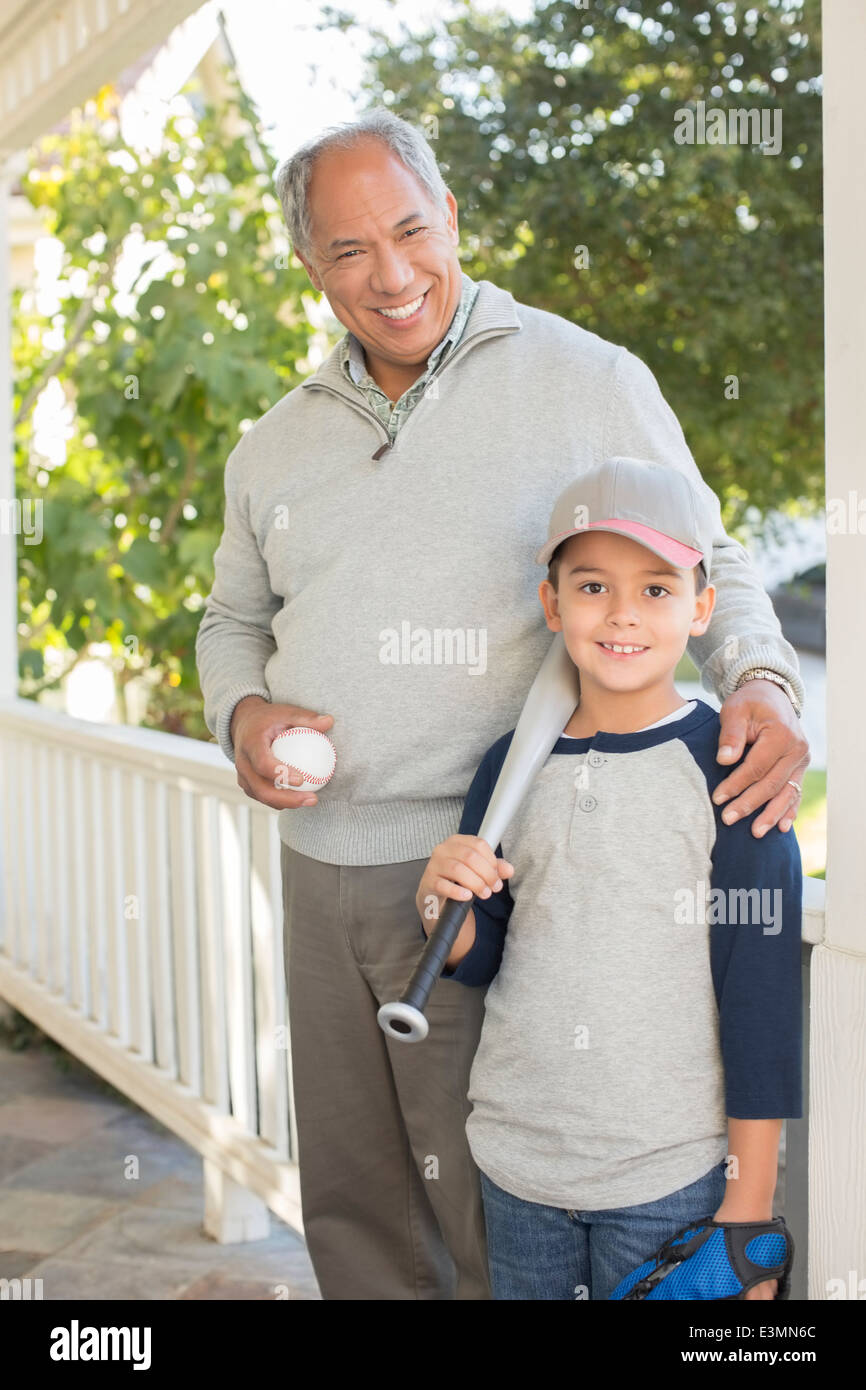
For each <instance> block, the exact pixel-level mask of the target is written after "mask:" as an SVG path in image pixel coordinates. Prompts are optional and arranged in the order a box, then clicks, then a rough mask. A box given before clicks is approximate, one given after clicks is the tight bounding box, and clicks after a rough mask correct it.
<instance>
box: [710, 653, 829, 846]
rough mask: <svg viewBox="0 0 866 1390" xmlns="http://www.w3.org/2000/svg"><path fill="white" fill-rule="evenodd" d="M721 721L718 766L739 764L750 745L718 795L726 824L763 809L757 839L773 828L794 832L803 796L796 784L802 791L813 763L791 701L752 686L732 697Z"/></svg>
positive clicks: (766, 684) (767, 685) (770, 688)
mask: <svg viewBox="0 0 866 1390" xmlns="http://www.w3.org/2000/svg"><path fill="white" fill-rule="evenodd" d="M719 718H720V720H721V728H720V730H719V751H718V754H717V760H718V762H720V763H736V762H738V761H739V759H740V758H742V756H743V752H744V750H745V749H746V747H747V746H748V745H751V746H749V751H748V754H747V756H746V757H745V759H744V760H743V762H742V763H741V765H740V766H739V767H738V768H736V770H735V771H734V772H732V773H731V775H730V777H726V778H725V780H724V781H723V782H720V783H719V785H718V786H717V787H716V790H715V791H714V792H713V801H714V802H715V803H716V804H717V805H719V804H723V803H725V802H727V803H729V804H727V805H725V809H724V811H723V812H722V819H723V820H724V821H725V822H727V823H728V824H730V823H731V822H732V821H734V820H737V819H739V818H741V817H743V816H748V815H751V813H752V811H756V810H759V809H760V808H761V807H763V811H762V812H761V814H760V815H759V816H756V818H755V821H754V824H753V825H752V834H753V835H754V836H755V837H756V839H760V837H761V836H762V835H764V834H765V833H766V832H767V831H768V830H770V829H771V828H772V827H773V826H774V825H778V826H779V829H780V830H782V831H786V830H790V828H791V826H792V825H793V823H794V818H795V816H796V814H797V811H798V810H799V808H800V798H801V795H802V793H801V792H800V791H798V790H797V787H795V786H794V785H793V783H794V782H796V783H797V784H798V786H799V787H802V785H803V774H804V772H805V771H806V768H807V767H808V766H809V761H810V753H809V744H808V742H807V740H806V736H805V734H804V733H803V729H802V726H801V724H800V720H799V719H798V717H797V715H796V713H795V712H794V708H793V706H792V704H791V701H790V700H789V699H788V697H787V695H786V694H785V692H784V691H783V690H782V689H781V688H780V686H778V685H775V684H774V683H773V682H772V681H765V680H750V681H746V682H745V683H744V684H743V685H741V686H740V688H739V690H735V691H734V692H733V694H732V695H729V696H728V698H727V699H726V700H725V702H724V704H723V705H722V708H721V710H720V711H719ZM732 813H733V814H732Z"/></svg>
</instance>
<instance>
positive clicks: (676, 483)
mask: <svg viewBox="0 0 866 1390" xmlns="http://www.w3.org/2000/svg"><path fill="white" fill-rule="evenodd" d="M587 530H594V531H613V532H616V533H618V534H619V535H623V536H630V537H631V538H632V539H633V540H636V541H639V542H640V544H641V545H645V546H646V547H647V549H648V550H651V551H652V552H653V554H654V555H660V556H661V558H662V559H663V560H667V561H669V562H670V563H671V564H672V565H675V566H676V567H677V568H678V569H694V567H695V565H697V564H700V563H701V562H702V563H703V566H704V574H705V576H706V579H707V580H708V581H709V578H710V562H711V560H712V555H713V535H714V531H715V515H714V508H712V507H711V505H710V503H709V501H708V500H707V499H706V498H705V497H703V496H702V495H701V494H700V493H699V492H698V490H697V489H696V488H695V487H694V485H693V484H692V483H691V482H690V481H689V479H688V478H687V477H686V476H685V474H684V473H680V472H679V471H678V470H677V469H676V468H671V467H668V466H662V465H661V464H658V463H652V462H650V461H648V460H646V459H636V458H627V457H625V456H623V455H617V456H615V457H613V458H608V459H605V460H604V462H603V463H600V464H598V465H597V466H596V467H595V468H591V469H589V470H588V471H587V472H586V473H584V474H582V475H581V477H580V478H577V479H576V480H575V481H574V482H573V483H570V484H569V486H568V487H567V488H566V489H565V491H564V492H561V493H560V495H559V497H558V498H557V499H556V502H555V503H554V507H553V511H552V513H551V517H550V525H549V527H548V533H547V542H546V543H545V544H544V545H543V546H542V547H541V549H540V550H539V551H538V553H537V555H536V557H535V559H536V562H537V563H538V564H539V565H546V564H548V563H549V562H550V557H551V555H552V554H553V552H554V550H555V549H556V547H557V546H558V545H559V544H560V543H561V542H562V541H564V540H567V539H568V538H569V536H577V535H580V533H581V532H583V531H587Z"/></svg>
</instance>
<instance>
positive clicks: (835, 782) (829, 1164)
mask: <svg viewBox="0 0 866 1390" xmlns="http://www.w3.org/2000/svg"><path fill="white" fill-rule="evenodd" d="M864 55H866V5H864V4H863V0H824V5H823V56H824V233H825V243H824V264H825V276H826V290H825V328H826V356H825V365H826V387H827V417H826V447H827V503H828V508H830V509H831V510H830V512H829V513H828V518H832V515H833V512H832V508H833V506H834V503H835V504H836V505H838V504H839V501H840V500H841V501H843V502H844V504H845V507H846V510H847V511H848V514H849V516H850V517H852V518H853V517H857V516H858V513H857V510H856V509H857V505H858V504H859V505H860V506H861V507H863V508H864V511H866V501H864V499H866V471H864V457H866V448H864V441H866V303H864V295H863V291H862V284H863V229H864V227H866V180H864V177H863V171H864V169H866V126H864V122H863V104H862V99H861V96H860V89H861V80H862V68H863V59H864ZM828 532H829V534H828V538H827V610H828V611H827V675H828V680H827V719H828V739H827V792H828V798H827V799H828V855H827V899H826V927H825V939H824V941H823V942H822V943H821V944H820V945H819V946H816V947H815V948H814V950H813V953H812V1028H811V1067H810V1070H811V1102H810V1125H809V1157H810V1163H809V1170H810V1171H809V1245H810V1261H809V1298H810V1299H826V1298H833V1297H836V1298H839V1297H843V1298H845V1297H847V1298H851V1297H854V1298H857V1297H859V1298H861V1299H862V1298H866V1162H864V1139H866V913H864V905H863V903H864V895H863V844H864V826H866V814H864V796H863V788H864V783H866V722H864V719H863V709H864V700H866V606H864V602H863V595H864V587H866V515H863V516H860V517H859V526H858V524H857V521H854V522H853V524H852V522H851V521H850V520H849V522H848V524H847V527H846V529H845V532H844V533H843V534H833V533H832V532H833V525H832V521H831V523H830V525H828Z"/></svg>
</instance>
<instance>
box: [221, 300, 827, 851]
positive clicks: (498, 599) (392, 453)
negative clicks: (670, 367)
mask: <svg viewBox="0 0 866 1390" xmlns="http://www.w3.org/2000/svg"><path fill="white" fill-rule="evenodd" d="M340 360H341V347H340V344H337V346H336V347H335V348H334V349H333V350H332V352H331V353H330V354H329V356H328V357H327V358H326V359H325V361H324V362H323V363H322V365H321V366H320V367H319V369H318V370H317V371H316V372H315V373H313V374H312V375H311V376H309V377H308V378H307V379H306V380H305V381H303V382H302V383H301V384H300V386H297V387H295V388H294V389H293V390H292V391H289V392H288V393H287V394H286V395H285V396H284V397H283V398H282V400H280V401H278V402H277V404H276V405H275V406H273V407H272V408H271V409H270V410H268V411H267V412H266V413H265V414H264V415H263V416H262V417H261V418H260V419H259V420H258V421H257V422H256V423H255V425H253V426H252V428H251V429H249V430H247V432H246V433H245V434H244V435H243V436H242V437H241V438H240V440H239V441H238V443H237V444H236V445H235V447H234V449H233V450H232V452H231V454H230V455H229V458H228V460H227V462H226V469H225V525H224V530H223V534H222V538H221V540H220V544H219V546H218V548H217V551H216V554H215V556H214V584H213V589H212V591H211V593H210V595H209V596H208V598H207V600H206V610H205V613H204V615H203V617H202V621H201V624H200V626H199V631H198V635H197V639H196V658H197V662H198V670H199V676H200V680H201V687H202V692H203V695H204V715H205V721H206V723H207V726H208V728H209V729H210V730H211V731H212V733H213V734H214V735H215V737H216V738H217V739H218V741H219V743H220V746H221V747H222V748H223V750H224V752H225V754H226V756H227V757H228V758H230V759H232V760H233V759H234V749H233V747H232V743H231V738H230V735H229V726H230V723H231V716H232V712H233V710H234V707H235V705H236V704H237V703H238V701H239V700H241V699H243V698H244V696H245V695H250V694H258V695H261V696H263V697H264V698H266V699H270V700H272V701H273V702H274V703H289V704H297V705H302V706H304V707H306V708H309V709H313V710H316V711H317V712H319V713H322V714H331V715H333V718H334V724H333V727H332V728H331V730H330V731H329V736H330V738H331V739H332V741H333V743H334V744H335V746H336V749H337V768H336V771H335V773H334V776H333V777H332V778H331V781H330V782H329V783H328V784H327V786H325V787H323V788H322V789H321V790H320V791H319V793H318V803H317V805H315V806H310V807H301V808H298V809H297V810H283V811H280V812H279V813H278V814H279V832H280V836H281V838H282V839H283V840H284V841H285V842H286V843H287V844H288V845H290V846H291V847H292V848H293V849H295V850H297V851H299V852H300V853H302V854H307V855H309V856H311V857H312V858H314V859H319V860H323V861H324V862H326V863H331V864H387V863H400V862H405V861H406V860H410V859H424V858H427V857H428V856H429V854H430V852H431V851H432V849H433V847H434V846H435V845H436V844H438V843H439V842H440V841H441V840H443V839H446V838H447V837H448V836H449V835H452V834H454V833H455V832H456V830H457V827H458V825H459V822H460V814H461V809H462V805H463V799H464V797H465V795H466V791H467V788H468V787H469V783H470V782H471V780H472V776H473V774H474V772H475V769H476V768H477V766H478V763H479V760H480V758H481V756H482V754H483V752H484V750H485V749H486V748H487V746H488V744H489V742H490V731H491V729H492V730H496V729H508V728H511V727H513V726H514V725H515V724H516V722H517V719H518V717H519V714H520V709H521V706H522V704H523V701H524V699H525V697H526V693H527V691H528V689H529V687H530V685H531V683H532V681H533V679H534V677H535V675H536V672H537V671H538V667H539V665H540V663H541V661H542V659H543V657H544V655H545V653H546V651H547V649H548V646H549V644H550V641H551V633H550V631H549V629H548V628H547V626H546V624H545V621H544V614H543V609H542V607H541V603H540V600H539V598H538V592H537V591H538V585H539V583H540V581H541V580H542V579H543V578H544V577H545V575H546V569H542V567H541V566H539V565H536V563H535V561H534V558H533V557H534V554H535V552H536V550H537V549H538V547H539V546H540V545H541V544H542V543H543V541H544V539H545V537H546V535H547V526H548V521H549V517H550V512H551V509H552V507H553V503H554V501H555V499H556V497H557V496H558V495H559V493H560V492H561V491H562V490H563V489H564V488H565V487H566V486H567V485H568V484H569V483H571V482H572V481H573V480H574V479H575V478H576V477H578V476H579V475H580V474H581V473H582V472H584V471H585V470H586V469H588V468H590V467H593V466H594V465H595V464H597V463H599V462H600V461H601V459H603V458H606V457H608V456H610V455H613V454H625V455H629V456H632V457H637V458H645V459H650V460H654V461H656V462H658V463H661V464H664V465H666V466H668V467H671V468H679V469H681V470H682V471H684V472H685V473H686V474H687V475H688V476H689V477H690V478H691V479H692V481H693V482H694V483H695V484H696V485H697V486H699V487H706V484H704V482H703V480H702V479H701V477H700V474H699V473H698V470H697V467H696V465H695V462H694V460H693V458H692V456H691V453H690V451H689V449H688V446H687V444H686V441H685V438H684V436H683V433H682V430H681V429H680V426H679V424H678V422H677V419H676V417H675V415H674V413H673V411H672V410H671V409H670V406H669V405H668V404H667V402H666V401H665V399H664V397H663V396H662V394H661V392H660V390H659V387H658V384H657V382H656V380H655V377H654V376H653V374H652V372H651V371H650V370H649V368H648V367H646V366H645V365H644V363H643V362H641V361H640V359H639V358H637V357H635V356H634V354H633V353H631V352H629V351H628V349H627V348H625V347H620V346H618V345H616V344H614V343H609V342H606V341H605V340H604V339H603V338H600V337H598V336H597V335H596V334H594V333H589V332H587V331H586V330H585V329H582V328H580V327H578V326H577V325H576V324H573V323H570V322H568V321H567V320H566V319H563V318H560V317H559V316H558V315H555V314H550V313H547V312H546V311H545V310H541V309H535V308H532V307H531V306H530V305H526V304H521V303H518V302H517V301H515V300H514V298H513V297H512V295H510V294H509V293H508V292H507V291H505V290H501V289H499V288H498V287H497V286H496V285H494V284H492V283H491V282H490V281H488V280H481V281H479V282H478V295H477V297H476V300H475V303H474V305H473V307H472V310H471V312H470V314H469V318H468V320H467V322H466V325H465V328H464V331H463V333H462V336H461V337H460V339H459V342H457V343H456V345H455V346H454V347H453V348H452V349H451V350H450V351H449V352H448V353H447V354H445V355H444V356H443V358H442V359H440V361H439V363H438V365H437V366H436V367H435V369H434V370H433V371H432V372H431V373H430V377H429V381H428V386H427V389H426V390H425V391H424V393H423V395H422V396H421V398H420V399H419V400H418V401H417V403H416V404H415V405H414V407H413V409H412V411H411V413H410V414H409V415H408V417H407V418H406V419H405V420H404V421H403V423H402V424H401V427H400V429H399V430H398V431H397V433H396V434H395V435H394V437H393V439H392V438H391V436H390V434H389V431H388V430H387V429H386V427H385V425H384V424H383V423H382V421H381V420H380V419H379V418H378V416H377V414H376V413H375V412H374V411H373V410H372V409H371V408H370V406H369V404H368V403H367V401H366V399H365V397H364V394H363V392H362V391H361V390H360V389H359V388H358V386H357V385H355V384H353V383H352V382H351V381H350V380H348V379H347V377H346V374H345V372H344V371H343V370H342V368H341V365H340ZM707 491H709V489H707ZM710 496H711V498H712V504H713V507H714V509H715V512H716V516H717V518H718V520H717V525H716V540H715V544H714V547H713V565H712V568H713V575H712V579H713V583H714V584H715V585H716V589H717V598H716V607H715V611H714V614H713V618H712V621H711V623H710V626H709V628H708V630H707V632H706V633H705V634H704V635H703V636H702V637H693V638H692V639H691V640H690V642H689V647H688V650H689V652H690V654H691V656H692V658H693V659H694V661H695V663H696V664H697V666H698V668H699V669H700V672H701V679H702V682H703V684H704V686H705V688H706V689H708V690H713V691H714V692H715V693H716V695H717V697H718V698H719V699H720V700H724V699H725V697H726V696H727V695H728V694H730V692H731V691H732V690H733V689H734V686H735V684H736V680H737V677H738V676H739V675H740V674H741V673H742V672H744V671H746V670H748V669H749V668H750V667H753V666H766V667H769V668H771V669H772V670H774V671H778V672H779V673H780V674H781V675H783V676H786V677H787V679H788V680H789V681H790V682H791V684H792V686H793V687H794V689H795V690H796V692H797V694H798V695H799V697H800V699H801V700H802V699H803V698H804V691H803V684H802V681H801V679H800V674H799V668H798V664H797V657H796V653H795V652H794V650H793V648H792V647H791V646H790V644H789V643H788V642H786V641H785V640H784V638H783V637H782V634H781V629H780V626H779V622H778V619H777V617H776V615H775V613H774V611H773V606H772V604H771V602H770V599H769V598H768V596H767V594H766V593H765V591H764V589H763V588H762V586H761V583H760V581H759V579H758V576H757V574H756V572H755V570H754V568H753V566H752V564H751V562H750V561H749V558H748V556H747V555H746V552H745V551H744V550H743V548H742V546H741V545H740V544H739V543H738V542H737V541H735V540H733V539H732V538H731V537H730V536H728V535H727V534H726V533H725V530H724V528H723V526H722V521H721V515H720V513H719V506H718V500H717V499H716V497H715V494H713V493H711V492H710Z"/></svg>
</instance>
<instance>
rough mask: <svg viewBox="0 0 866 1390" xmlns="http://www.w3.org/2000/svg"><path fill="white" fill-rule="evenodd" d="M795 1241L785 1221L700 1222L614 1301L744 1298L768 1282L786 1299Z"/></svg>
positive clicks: (628, 1279) (631, 1277)
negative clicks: (770, 1280) (758, 1286)
mask: <svg viewBox="0 0 866 1390" xmlns="http://www.w3.org/2000/svg"><path fill="white" fill-rule="evenodd" d="M793 1263H794V1241H793V1238H792V1236H791V1232H790V1231H789V1230H788V1227H787V1226H786V1225H785V1222H784V1221H783V1219H782V1217H781V1216H776V1217H774V1218H773V1220H772V1221H709V1220H707V1221H701V1222H698V1223H696V1224H695V1225H693V1226H684V1227H683V1228H682V1230H681V1231H677V1233H676V1235H674V1236H671V1238H670V1240H666V1241H665V1242H664V1244H663V1245H661V1246H660V1247H659V1249H658V1250H657V1251H656V1253H655V1254H654V1255H653V1256H652V1257H651V1258H650V1259H649V1260H645V1261H644V1263H643V1264H642V1265H639V1266H638V1268H637V1269H634V1270H632V1272H631V1274H627V1275H626V1276H625V1278H624V1279H621V1280H620V1282H619V1283H618V1284H617V1286H616V1288H615V1289H614V1291H613V1293H612V1294H611V1295H610V1297H611V1298H616V1299H626V1298H659V1299H661V1298H663V1299H674V1298H715V1299H735V1298H745V1296H746V1294H747V1292H748V1291H749V1289H751V1288H754V1286H755V1285H756V1284H761V1283H763V1282H764V1280H765V1279H777V1280H778V1281H779V1285H778V1291H777V1293H776V1298H777V1299H779V1298H787V1297H788V1292H789V1290H790V1287H791V1280H790V1273H791V1266H792V1264H793Z"/></svg>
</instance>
